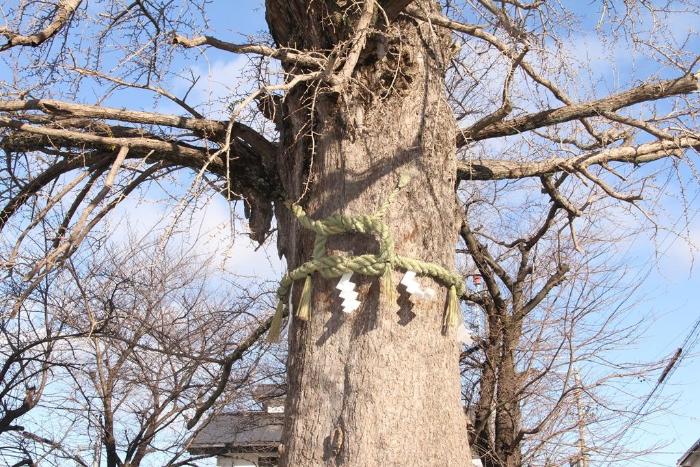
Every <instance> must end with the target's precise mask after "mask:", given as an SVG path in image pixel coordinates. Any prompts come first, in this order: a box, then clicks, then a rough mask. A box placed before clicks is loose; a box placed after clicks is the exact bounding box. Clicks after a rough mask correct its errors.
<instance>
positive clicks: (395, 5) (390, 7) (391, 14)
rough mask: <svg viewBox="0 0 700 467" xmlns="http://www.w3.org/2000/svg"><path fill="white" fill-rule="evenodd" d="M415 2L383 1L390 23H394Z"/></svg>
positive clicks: (411, 0)
mask: <svg viewBox="0 0 700 467" xmlns="http://www.w3.org/2000/svg"><path fill="white" fill-rule="evenodd" d="M413 2H414V0H382V1H381V6H382V8H383V9H384V12H385V13H386V16H387V18H389V21H394V20H395V19H396V18H397V17H398V16H399V14H401V12H402V11H403V10H404V9H405V8H406V7H407V6H408V5H410V4H411V3H413Z"/></svg>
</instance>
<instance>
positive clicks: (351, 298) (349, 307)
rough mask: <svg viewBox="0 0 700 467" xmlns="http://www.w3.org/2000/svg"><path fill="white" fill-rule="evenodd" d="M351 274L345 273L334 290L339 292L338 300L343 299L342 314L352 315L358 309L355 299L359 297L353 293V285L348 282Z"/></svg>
mask: <svg viewBox="0 0 700 467" xmlns="http://www.w3.org/2000/svg"><path fill="white" fill-rule="evenodd" d="M350 276H352V273H351V272H346V273H345V274H343V276H342V277H341V278H340V280H339V281H338V285H336V286H335V288H336V289H338V290H340V298H342V299H343V303H341V306H342V307H343V312H344V313H352V312H353V311H355V310H357V309H358V308H359V307H360V301H359V300H358V299H357V296H358V295H359V294H358V293H357V292H355V283H354V282H353V281H351V280H350Z"/></svg>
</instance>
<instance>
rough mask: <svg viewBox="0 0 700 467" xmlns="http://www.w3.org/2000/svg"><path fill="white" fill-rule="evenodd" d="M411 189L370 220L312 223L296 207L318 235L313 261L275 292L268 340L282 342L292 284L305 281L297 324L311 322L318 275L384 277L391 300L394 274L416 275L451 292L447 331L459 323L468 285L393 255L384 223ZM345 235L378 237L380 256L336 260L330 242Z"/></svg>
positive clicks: (332, 219) (286, 277)
mask: <svg viewBox="0 0 700 467" xmlns="http://www.w3.org/2000/svg"><path fill="white" fill-rule="evenodd" d="M407 183H408V178H407V177H404V176H401V178H400V180H399V183H398V185H397V187H396V189H395V190H393V191H392V193H391V194H390V195H389V197H388V198H387V200H386V201H385V202H384V204H382V206H380V208H379V210H377V212H375V213H374V214H372V215H359V216H346V215H343V214H334V215H332V216H330V217H327V218H326V219H323V220H313V219H311V218H309V217H308V216H307V214H306V212H305V211H304V209H303V208H302V207H301V206H299V205H298V204H292V205H291V206H290V209H291V211H292V213H293V214H294V216H295V217H296V218H297V219H298V221H299V224H301V226H302V227H303V228H305V229H307V230H312V231H314V232H315V233H316V238H315V241H314V249H313V253H312V259H311V260H309V261H307V262H305V263H304V264H302V265H301V266H299V267H298V268H296V269H294V270H293V271H290V272H288V273H287V274H285V275H284V277H283V278H282V280H281V281H280V285H279V288H278V289H277V300H278V302H277V310H276V313H275V317H274V318H273V321H272V323H271V325H270V332H269V334H268V340H269V341H271V342H277V341H278V340H279V335H280V330H281V326H282V318H283V316H284V314H285V313H284V307H285V305H284V303H285V298H286V297H287V295H288V294H289V291H290V288H291V286H292V284H293V283H294V281H297V280H300V279H304V288H303V289H302V293H301V299H300V300H299V306H298V308H297V318H299V319H301V320H307V319H308V318H309V311H310V300H311V276H312V275H313V273H315V272H318V273H319V274H321V277H324V278H326V279H332V278H338V277H341V276H342V275H343V274H345V273H347V272H353V273H357V274H362V275H364V276H373V277H378V276H382V278H383V281H384V282H383V286H382V288H383V289H384V291H385V293H387V295H388V297H389V298H390V299H392V300H393V284H392V283H391V272H392V271H393V270H395V269H397V268H399V269H404V270H411V271H414V272H415V273H416V274H417V275H420V276H429V277H432V278H433V279H435V280H436V281H437V282H440V283H442V284H443V285H444V286H446V287H448V288H449V296H448V306H447V309H446V312H445V317H444V324H445V326H448V327H453V326H455V325H456V324H457V323H458V321H459V318H458V316H459V315H458V305H457V297H458V296H461V295H462V294H464V293H465V286H464V280H463V279H462V277H461V276H460V275H459V274H456V273H453V272H451V271H449V270H448V269H446V268H444V267H442V266H440V265H438V264H435V263H428V262H425V261H421V260H418V259H415V258H409V257H407V256H401V255H397V254H396V252H395V251H394V239H393V237H392V236H391V232H390V231H389V227H388V226H387V225H386V223H385V222H384V215H385V213H386V211H387V209H388V208H389V206H390V205H391V203H392V202H393V201H394V199H395V198H396V196H397V194H398V193H399V191H400V190H401V188H403V187H404V186H406V184H407ZM347 232H357V233H362V234H374V235H376V236H377V237H378V238H379V253H378V254H376V255H375V254H366V255H359V256H337V255H327V254H326V243H327V242H328V237H330V236H332V235H339V234H343V233H347Z"/></svg>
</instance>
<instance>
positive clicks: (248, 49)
mask: <svg viewBox="0 0 700 467" xmlns="http://www.w3.org/2000/svg"><path fill="white" fill-rule="evenodd" d="M173 44H177V45H181V46H183V47H187V48H191V47H199V46H202V45H206V46H210V47H214V48H216V49H219V50H225V51H226V52H233V53H239V54H256V55H263V56H265V57H271V58H276V59H278V60H280V61H283V62H291V63H296V64H298V65H303V66H307V67H312V68H317V69H320V68H323V66H324V63H325V59H324V58H323V56H321V55H320V54H313V55H312V54H308V53H302V52H299V51H298V50H294V49H289V48H281V49H276V48H274V47H269V46H267V45H261V44H233V43H231V42H226V41H222V40H220V39H217V38H216V37H212V36H199V37H193V38H191V39H190V38H188V37H184V36H181V35H179V34H173Z"/></svg>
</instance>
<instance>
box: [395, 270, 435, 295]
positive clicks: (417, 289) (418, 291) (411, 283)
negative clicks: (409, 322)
mask: <svg viewBox="0 0 700 467" xmlns="http://www.w3.org/2000/svg"><path fill="white" fill-rule="evenodd" d="M401 284H403V285H404V286H405V287H406V292H408V293H410V294H411V296H414V297H416V298H417V299H419V300H434V299H435V290H433V289H431V288H430V287H425V288H423V287H421V286H420V284H419V283H418V281H417V280H416V273H415V272H414V271H406V274H404V275H403V279H401Z"/></svg>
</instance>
